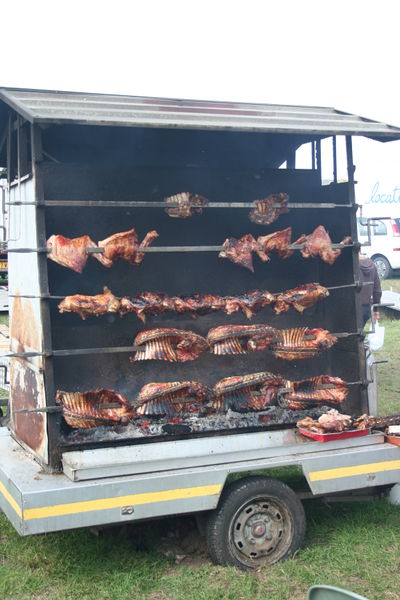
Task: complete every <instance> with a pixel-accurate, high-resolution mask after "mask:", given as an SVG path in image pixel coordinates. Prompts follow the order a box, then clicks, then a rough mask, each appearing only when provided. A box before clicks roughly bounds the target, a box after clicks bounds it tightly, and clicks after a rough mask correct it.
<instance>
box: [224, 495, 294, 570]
mask: <svg viewBox="0 0 400 600" xmlns="http://www.w3.org/2000/svg"><path fill="white" fill-rule="evenodd" d="M291 529H292V527H291V523H290V519H289V517H288V515H287V513H286V510H285V509H284V507H282V506H281V505H280V503H278V502H276V501H275V500H272V499H268V500H262V499H261V500H253V501H251V502H249V503H248V504H246V505H245V506H243V507H242V508H241V509H239V511H238V512H237V513H236V515H235V518H234V519H233V521H232V526H231V544H232V546H233V550H234V551H235V553H236V554H237V555H238V557H240V560H241V561H242V562H246V563H250V561H251V562H252V563H254V561H255V560H256V561H257V560H259V561H260V562H265V559H266V558H268V557H271V559H272V555H273V554H275V553H276V552H277V553H278V554H279V555H280V554H281V552H280V550H281V549H282V551H284V550H285V548H286V545H287V541H288V540H289V543H290V537H291ZM271 562H275V560H271Z"/></svg>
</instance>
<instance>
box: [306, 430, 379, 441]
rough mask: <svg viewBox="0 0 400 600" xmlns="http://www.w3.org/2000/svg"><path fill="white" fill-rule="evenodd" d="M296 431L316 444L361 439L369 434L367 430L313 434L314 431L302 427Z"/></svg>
mask: <svg viewBox="0 0 400 600" xmlns="http://www.w3.org/2000/svg"><path fill="white" fill-rule="evenodd" d="M298 430H299V432H300V433H301V435H305V436H306V437H309V438H311V439H312V440H315V441H316V442H333V441H334V440H346V439H348V438H357V437H363V436H364V435H368V434H369V432H370V429H369V428H367V429H350V430H349V431H340V432H338V433H315V432H314V431H309V430H308V429H303V427H299V428H298Z"/></svg>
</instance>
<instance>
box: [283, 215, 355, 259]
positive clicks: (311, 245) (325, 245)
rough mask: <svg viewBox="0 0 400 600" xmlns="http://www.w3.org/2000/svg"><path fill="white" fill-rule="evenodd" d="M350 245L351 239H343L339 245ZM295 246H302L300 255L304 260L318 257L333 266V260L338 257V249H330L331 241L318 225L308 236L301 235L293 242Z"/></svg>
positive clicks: (324, 230) (322, 227)
mask: <svg viewBox="0 0 400 600" xmlns="http://www.w3.org/2000/svg"><path fill="white" fill-rule="evenodd" d="M350 243H351V237H345V238H344V239H343V240H342V241H341V244H344V245H347V244H350ZM295 245H296V246H297V245H302V246H303V248H302V249H301V254H302V255H303V257H304V258H310V257H317V256H319V257H320V258H321V259H322V260H323V261H324V262H326V263H328V265H333V263H334V262H335V260H336V259H337V258H338V256H340V254H341V251H340V249H339V248H336V249H335V250H334V249H333V248H332V241H331V238H330V237H329V234H328V232H327V231H326V229H325V227H324V226H323V225H319V226H318V227H317V228H316V229H314V231H313V232H312V233H310V235H305V234H304V233H303V235H301V236H300V237H299V239H298V240H297V241H296V242H295Z"/></svg>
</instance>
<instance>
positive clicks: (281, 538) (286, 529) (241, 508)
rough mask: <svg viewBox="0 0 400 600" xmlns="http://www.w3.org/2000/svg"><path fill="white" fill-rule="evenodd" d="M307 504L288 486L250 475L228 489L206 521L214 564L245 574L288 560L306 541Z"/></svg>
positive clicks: (209, 548) (210, 552) (275, 480)
mask: <svg viewBox="0 0 400 600" xmlns="http://www.w3.org/2000/svg"><path fill="white" fill-rule="evenodd" d="M305 531H306V517H305V514H304V509H303V505H302V503H301V502H300V500H299V499H298V498H297V496H296V494H295V493H294V492H293V490H291V489H290V487H288V486H287V485H286V484H284V483H282V482H281V481H278V480H277V479H271V478H269V477H245V478H243V479H240V480H238V481H236V482H235V483H233V484H231V485H229V486H227V487H226V488H225V490H224V491H223V493H222V496H221V499H220V502H219V505H218V507H217V508H216V509H215V510H214V511H213V512H212V513H211V514H210V516H209V518H208V522H207V529H206V541H207V548H208V552H209V554H210V557H211V559H212V561H213V562H214V563H216V564H219V565H234V566H236V567H239V569H242V570H244V571H247V570H251V569H256V568H258V567H261V566H263V565H272V564H273V563H276V562H278V561H279V560H283V559H285V558H288V557H289V556H290V555H291V554H293V553H294V552H295V551H296V550H297V549H298V548H300V546H301V545H302V543H303V540H304V535H305Z"/></svg>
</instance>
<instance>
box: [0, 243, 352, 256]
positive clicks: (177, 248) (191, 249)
mask: <svg viewBox="0 0 400 600" xmlns="http://www.w3.org/2000/svg"><path fill="white" fill-rule="evenodd" d="M304 246H305V243H304V244H289V245H288V247H287V248H288V250H302V249H303V248H304ZM355 246H356V247H357V248H358V246H359V242H353V243H350V244H332V248H333V249H337V248H341V249H342V248H352V247H355ZM223 249H224V247H223V246H151V247H150V246H148V247H147V248H142V247H141V246H139V247H138V249H137V252H138V253H139V252H143V253H145V254H150V253H152V252H153V253H158V252H221V250H223ZM4 252H7V253H10V252H13V253H28V252H38V253H42V252H43V253H46V254H51V250H50V248H47V247H43V248H9V249H7V248H4ZM87 252H88V254H104V248H87Z"/></svg>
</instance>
